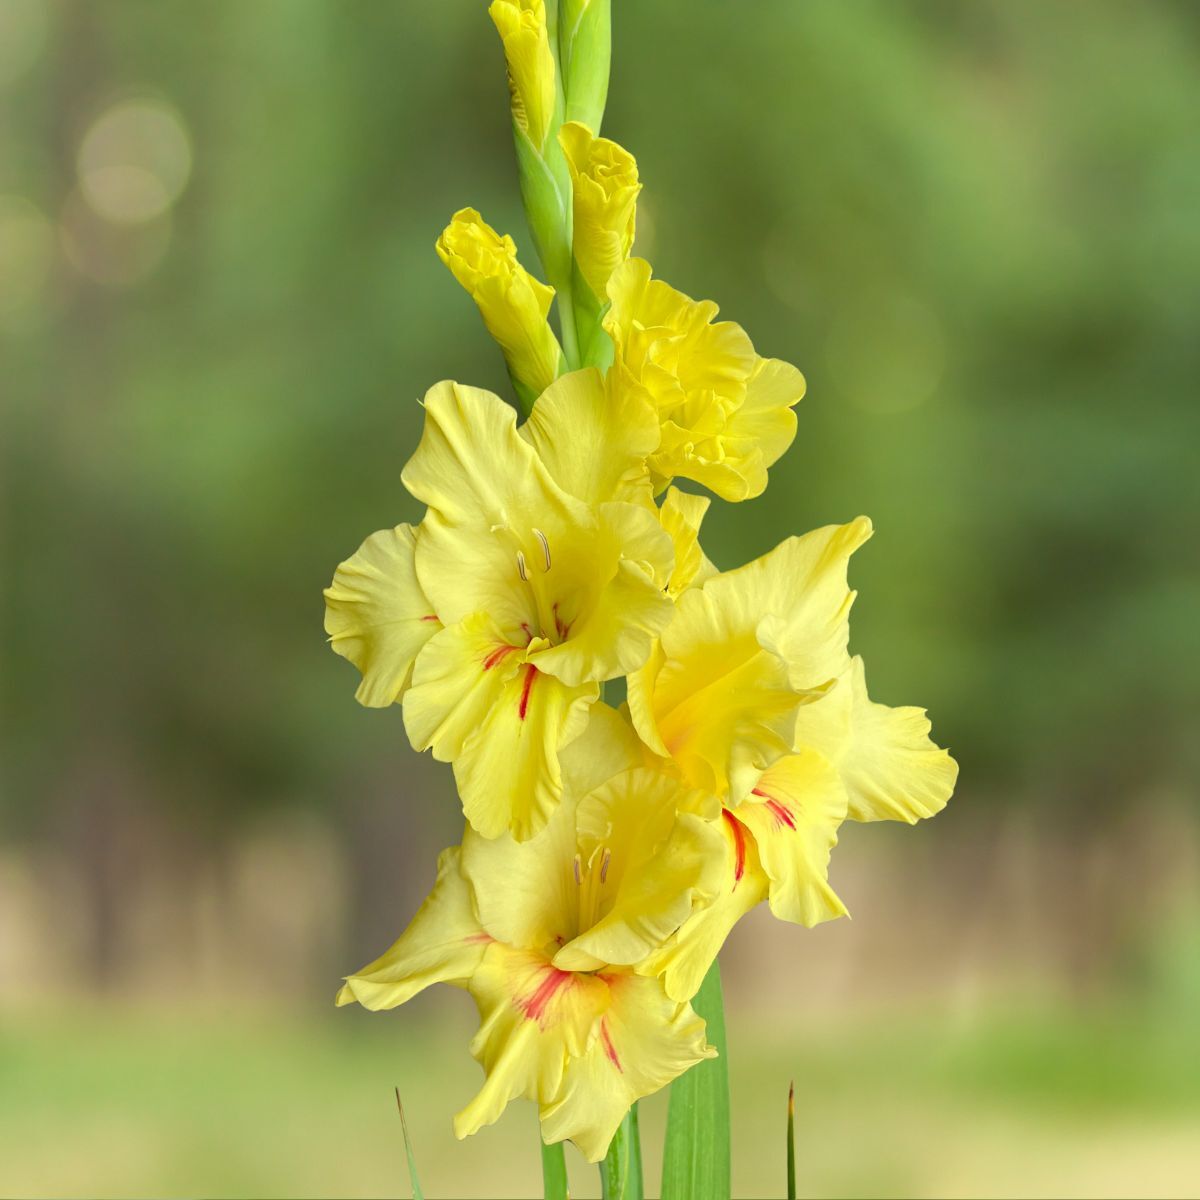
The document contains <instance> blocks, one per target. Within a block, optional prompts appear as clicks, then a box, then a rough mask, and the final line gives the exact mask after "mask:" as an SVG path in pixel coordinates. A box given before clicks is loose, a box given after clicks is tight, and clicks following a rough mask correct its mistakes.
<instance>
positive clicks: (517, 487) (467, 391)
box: [402, 383, 591, 635]
mask: <svg viewBox="0 0 1200 1200" xmlns="http://www.w3.org/2000/svg"><path fill="white" fill-rule="evenodd" d="M402 478H403V480H404V485H405V487H407V488H408V490H409V491H410V492H411V493H412V494H413V495H414V496H415V497H416V498H417V499H418V500H421V501H423V502H424V503H425V504H427V505H429V512H428V513H427V514H426V517H425V520H424V522H423V523H422V525H421V537H420V539H419V540H418V543H417V551H416V567H417V577H418V579H420V581H421V585H422V587H423V588H424V589H425V593H426V595H428V596H429V597H430V598H431V599H432V600H433V602H434V604H435V605H436V611H437V614H438V616H439V617H440V618H441V619H442V621H443V623H444V624H446V625H452V624H454V623H455V622H457V621H460V620H462V619H463V618H464V617H467V616H470V615H471V614H472V613H476V612H486V613H488V614H489V615H490V616H491V617H492V619H493V620H494V621H496V622H497V624H498V625H499V627H500V628H501V629H503V630H505V631H506V632H507V633H509V634H510V635H515V633H517V632H518V631H519V630H520V629H521V626H522V624H523V623H525V624H528V625H531V626H532V625H533V623H534V622H536V621H537V620H538V610H537V606H536V603H535V597H534V596H533V593H532V592H531V590H530V588H529V587H527V586H524V585H523V582H522V579H521V574H520V567H519V562H518V554H520V555H521V556H522V558H523V560H524V561H525V562H526V563H527V569H526V573H527V574H535V573H536V567H537V565H538V564H540V563H541V562H542V549H541V542H540V539H539V538H538V537H537V533H536V532H535V531H541V533H542V534H543V535H544V536H545V537H547V538H548V544H550V545H552V546H554V548H555V549H558V548H559V547H560V546H562V545H564V544H566V543H568V542H570V541H573V540H576V538H577V536H581V535H578V534H577V531H579V530H581V529H586V528H588V527H589V525H590V524H591V518H590V516H589V513H588V510H587V508H586V506H585V505H583V504H581V503H580V502H579V501H577V500H574V499H572V498H571V497H570V496H568V495H567V494H566V493H565V492H563V491H562V489H561V488H559V487H558V485H557V484H556V483H555V482H554V481H553V479H551V478H550V475H549V473H548V472H547V470H546V468H545V466H544V464H543V463H542V461H541V459H540V458H539V457H538V455H537V453H536V452H535V451H534V449H533V447H532V446H530V445H529V443H528V442H526V441H525V440H524V439H523V438H522V437H521V436H520V434H519V433H518V432H517V428H516V413H515V411H514V410H513V408H512V407H511V406H510V405H508V404H505V403H504V401H503V400H501V399H500V397H499V396H496V395H493V394H492V393H491V392H486V391H483V390H481V389H479V388H471V387H464V386H462V385H460V384H455V383H439V384H438V385H437V386H435V387H433V388H431V389H430V391H429V392H428V394H427V395H426V397H425V429H424V433H423V434H422V436H421V443H420V445H419V446H418V447H417V451H416V453H415V454H414V455H413V457H412V458H411V459H410V460H409V462H408V464H407V465H406V466H405V468H404V472H403V476H402ZM529 568H535V570H534V571H533V572H531V571H530V570H529ZM539 577H540V576H539Z"/></svg>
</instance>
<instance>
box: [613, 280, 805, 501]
mask: <svg viewBox="0 0 1200 1200" xmlns="http://www.w3.org/2000/svg"><path fill="white" fill-rule="evenodd" d="M608 295H609V297H610V299H611V300H612V308H611V309H610V310H609V312H608V315H607V316H606V317H605V319H604V328H605V329H606V330H607V331H608V333H609V335H610V336H611V337H612V340H613V345H614V348H615V356H616V357H615V360H614V363H613V367H612V370H613V372H615V375H616V381H617V384H616V386H617V387H619V388H624V389H634V390H637V391H639V392H640V393H642V394H643V395H645V396H646V397H647V399H648V400H649V401H650V403H651V404H652V405H653V406H654V408H655V410H656V412H657V413H658V417H659V422H660V426H661V430H662V436H661V442H660V445H659V448H658V450H657V451H656V452H655V453H654V454H653V455H651V457H650V460H649V462H650V468H651V470H652V471H653V472H654V474H655V476H656V481H657V482H658V484H659V485H660V486H665V485H666V484H667V483H668V482H670V480H671V479H672V478H673V477H675V476H679V477H682V478H684V479H694V480H695V481H696V482H697V483H701V484H703V485H704V486H705V487H707V488H709V489H710V490H712V491H713V492H715V493H716V494H717V495H718V496H720V497H721V498H722V499H723V500H749V499H752V498H753V497H755V496H758V495H761V494H762V492H763V489H764V488H766V486H767V468H768V467H770V466H771V465H772V464H773V463H775V462H776V461H777V460H778V459H779V457H780V456H781V455H782V454H783V452H784V451H785V450H786V449H787V448H788V446H790V445H791V444H792V439H793V438H794V437H795V436H796V415H795V413H793V412H792V406H793V405H795V404H797V403H798V402H799V401H800V399H801V398H802V397H803V396H804V386H805V385H804V376H803V375H801V374H800V372H799V371H798V370H797V369H796V368H795V367H793V366H791V365H790V364H788V363H785V362H783V361H781V360H780V359H775V358H760V357H759V356H758V355H757V354H755V352H754V347H753V345H752V344H751V342H750V339H749V338H748V337H747V336H746V333H745V331H744V330H743V329H742V328H741V326H739V325H735V324H734V323H733V322H732V321H719V322H716V323H715V324H714V322H713V318H714V317H715V316H716V315H717V306H716V305H715V304H713V303H712V301H710V300H704V301H695V300H692V299H691V298H690V297H688V296H685V295H684V294H683V293H682V292H677V291H676V290H675V289H674V288H672V287H669V286H668V285H667V284H665V283H663V282H662V281H661V280H659V279H652V278H651V275H650V265H649V264H648V263H647V262H645V261H644V260H642V259H640V258H631V259H629V260H628V261H627V262H625V263H623V264H622V265H621V266H619V267H617V269H616V270H615V271H614V272H613V274H612V278H611V279H610V280H609V283H608Z"/></svg>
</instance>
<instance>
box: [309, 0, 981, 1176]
mask: <svg viewBox="0 0 1200 1200" xmlns="http://www.w3.org/2000/svg"><path fill="white" fill-rule="evenodd" d="M489 13H490V15H491V18H492V21H493V23H494V24H495V26H496V29H497V30H498V32H499V34H500V37H501V42H502V45H503V50H504V55H505V59H506V63H507V73H508V82H509V98H510V104H511V113H512V119H513V129H514V138H515V140H516V145H517V152H518V160H519V166H520V172H521V180H522V195H523V198H524V200H525V207H526V214H527V217H528V219H529V222H530V226H531V229H532V231H533V234H534V243H535V245H536V246H537V247H538V251H539V255H540V257H541V260H542V267H543V269H544V272H545V276H546V278H547V279H548V280H549V285H547V284H545V283H542V282H540V281H539V280H538V279H537V278H536V277H535V276H534V275H532V274H531V273H530V272H529V271H527V270H526V269H525V267H523V266H522V265H521V264H520V263H519V262H518V260H517V253H516V248H515V245H514V243H513V241H512V239H511V238H510V237H508V236H505V235H502V234H500V233H497V232H496V231H495V230H493V229H492V228H491V227H490V226H489V225H488V224H487V223H486V222H485V221H484V220H483V218H482V217H481V216H480V215H479V213H478V212H476V211H475V210H474V209H471V208H463V209H462V210H460V211H459V212H458V213H456V214H454V216H453V218H452V219H451V221H450V223H449V224H448V226H447V227H446V229H445V231H444V232H443V234H442V235H441V237H440V238H439V240H438V243H437V252H438V254H439V256H440V257H441V259H442V261H443V262H444V263H445V264H446V265H447V266H448V267H449V268H450V270H451V272H452V273H453V275H454V277H455V278H456V279H457V280H458V282H459V283H460V284H461V285H462V286H463V288H464V289H465V290H466V291H467V292H468V293H469V294H470V296H471V298H472V299H473V300H474V302H475V304H476V306H477V307H478V309H479V312H480V315H481V316H482V318H483V322H484V326H485V328H486V329H487V331H488V333H489V334H490V335H491V336H492V338H493V339H494V340H495V342H496V343H497V345H498V346H499V348H500V350H501V352H502V354H503V356H504V359H505V362H506V365H507V367H508V372H509V377H510V379H511V381H512V384H513V389H514V394H515V397H514V398H515V400H516V407H517V410H518V411H519V413H520V414H522V415H524V417H525V418H526V419H525V420H524V421H523V423H518V419H517V418H518V411H514V408H513V406H511V405H510V404H508V403H507V402H506V401H505V400H503V399H502V398H501V397H499V396H496V395H494V394H492V393H490V392H486V391H483V390H481V389H478V388H474V387H470V386H468V385H466V384H462V383H458V382H452V381H445V382H441V383H437V384H435V385H434V386H433V387H432V388H430V389H429V391H428V392H427V393H426V396H425V399H424V432H423V434H422V437H421V440H420V444H419V445H418V446H417V447H416V449H415V451H414V453H413V454H412V457H411V458H410V459H409V461H408V463H407V465H405V467H404V469H403V471H402V472H401V473H400V478H401V480H402V482H403V484H404V486H405V488H406V489H407V490H408V492H409V493H410V494H411V495H412V496H413V497H414V498H415V499H416V500H418V501H419V502H420V504H421V505H423V506H424V512H423V515H422V516H421V519H420V520H419V522H417V523H416V524H415V525H399V526H396V527H395V528H388V529H383V530H381V531H380V532H378V533H374V534H371V535H370V536H369V537H368V538H367V539H366V541H364V542H363V543H362V545H361V546H360V547H359V549H358V551H357V552H356V553H355V554H353V555H352V556H351V557H349V558H348V559H346V561H345V562H343V563H342V564H341V565H340V566H339V567H338V568H337V570H336V572H335V573H334V577H333V582H332V583H331V585H330V586H329V587H328V588H327V589H326V591H325V602H326V609H325V630H326V632H327V633H328V635H329V641H330V644H331V646H332V647H333V649H334V650H335V651H336V652H337V653H338V654H340V655H341V656H342V657H344V658H346V659H348V660H349V661H350V662H351V663H353V665H354V666H355V667H356V668H357V669H358V671H359V673H360V676H361V681H360V683H359V685H358V690H357V692H356V698H357V699H358V701H359V702H360V703H361V704H363V705H366V706H368V707H373V708H387V707H390V706H391V705H393V704H398V705H400V707H401V711H402V716H403V727H404V729H405V731H406V733H407V735H408V737H409V740H410V741H411V742H412V745H413V746H414V747H415V748H416V749H417V750H419V751H421V750H430V751H431V752H432V754H433V756H434V758H436V759H438V760H439V761H442V762H445V763H448V764H450V766H451V768H452V770H453V775H454V781H455V784H456V788H457V793H458V796H459V799H460V801H461V805H462V811H463V815H464V817H465V829H464V833H463V837H462V840H461V843H460V844H459V845H456V846H453V847H451V848H450V849H447V850H445V851H444V852H443V853H442V855H441V857H440V859H439V861H438V867H437V881H436V883H435V885H434V887H433V890H432V891H431V892H430V894H429V897H428V899H427V900H426V901H425V903H424V905H423V906H422V907H421V909H420V911H419V912H418V913H417V915H416V916H415V917H414V918H413V920H412V921H411V923H410V924H409V926H408V928H407V929H406V930H405V931H404V932H403V933H402V934H401V935H400V937H399V939H398V940H397V941H396V943H395V944H394V945H393V946H392V947H391V948H390V949H389V950H388V951H386V952H385V953H384V954H383V955H382V956H381V957H380V958H378V959H376V960H375V961H374V962H372V963H370V964H368V965H367V966H365V967H363V968H362V969H361V970H359V971H356V972H354V973H353V974H351V975H349V976H348V977H347V978H346V981H345V984H344V986H343V987H342V989H341V991H340V992H339V993H338V997H337V999H338V1003H339V1004H349V1003H353V1002H356V1003H358V1004H361V1005H363V1006H364V1007H366V1008H369V1009H388V1008H394V1007H396V1006H397V1005H400V1004H403V1003H404V1002H405V1001H406V1000H408V999H410V998H411V997H412V996H414V995H416V994H417V993H418V992H419V991H421V990H423V989H424V988H426V987H429V986H430V985H432V984H435V983H445V984H450V985H451V986H453V987H458V988H461V989H464V990H465V991H467V992H468V993H469V994H470V995H471V997H472V998H473V1000H474V1001H475V1004H476V1006H477V1008H478V1010H479V1017H480V1026H479V1032H478V1033H477V1034H476V1036H475V1038H474V1040H473V1041H472V1043H471V1053H472V1054H473V1055H474V1056H475V1058H476V1059H477V1060H478V1061H479V1063H480V1064H481V1065H482V1067H483V1070H484V1083H483V1086H482V1088H481V1090H480V1091H479V1093H478V1095H477V1096H475V1098H474V1099H472V1100H470V1101H469V1102H467V1103H466V1104H465V1106H464V1107H463V1109H462V1111H461V1112H460V1113H459V1114H458V1116H457V1117H456V1118H455V1122H454V1128H455V1132H456V1134H457V1135H458V1136H459V1137H465V1136H467V1135H468V1134H471V1133H474V1132H475V1131H476V1130H478V1129H479V1128H481V1127H482V1126H484V1125H488V1124H491V1123H492V1122H494V1121H496V1120H498V1119H499V1117H500V1116H501V1114H502V1113H503V1111H504V1110H505V1108H506V1107H507V1105H508V1104H509V1102H510V1101H512V1100H514V1099H518V1098H526V1099H529V1100H532V1101H533V1102H534V1103H535V1104H536V1105H537V1107H538V1113H539V1117H540V1122H541V1132H542V1138H543V1140H544V1142H545V1144H546V1145H547V1146H549V1147H554V1146H555V1145H557V1144H560V1143H563V1142H566V1141H570V1142H572V1143H574V1145H575V1146H576V1147H577V1148H578V1149H579V1151H580V1152H582V1154H583V1155H584V1156H585V1157H586V1158H587V1159H589V1160H590V1161H593V1162H599V1161H600V1160H602V1159H605V1160H606V1165H605V1172H604V1176H603V1177H604V1179H605V1181H606V1183H605V1186H606V1188H607V1189H609V1191H608V1192H606V1194H612V1193H611V1190H612V1188H614V1187H615V1186H616V1185H615V1184H614V1183H613V1180H615V1179H621V1180H623V1181H624V1182H623V1183H622V1184H621V1185H620V1186H621V1188H622V1189H623V1190H622V1192H621V1194H624V1195H628V1196H633V1195H638V1196H640V1195H641V1190H640V1189H641V1180H640V1163H641V1152H640V1146H639V1145H638V1144H637V1138H638V1134H637V1121H636V1109H635V1107H634V1106H635V1105H636V1103H637V1101H638V1100H639V1099H640V1098H641V1097H642V1096H646V1095H649V1094H651V1093H652V1092H655V1091H657V1090H658V1089H660V1088H662V1087H663V1086H665V1085H667V1084H670V1083H671V1082H672V1081H673V1080H677V1079H679V1078H680V1076H682V1075H684V1074H685V1073H688V1076H687V1078H688V1080H689V1081H691V1080H696V1079H703V1080H704V1081H705V1082H704V1083H703V1086H694V1085H692V1084H690V1083H689V1086H688V1088H687V1090H686V1092H684V1091H680V1092H679V1093H678V1096H676V1097H674V1098H673V1100H672V1105H671V1116H670V1121H669V1128H668V1141H667V1145H666V1147H665V1152H664V1162H665V1163H666V1164H667V1169H666V1173H665V1174H664V1181H663V1194H664V1196H668V1197H669V1196H672V1195H683V1194H684V1193H685V1192H686V1193H687V1194H688V1195H703V1196H713V1197H717V1196H721V1195H725V1196H728V1194H729V1180H728V1173H729V1147H728V1088H727V1083H726V1082H725V1080H726V1078H727V1077H726V1074H725V1071H724V1062H723V1060H722V1061H721V1071H720V1072H719V1074H711V1075H709V1074H704V1075H700V1074H693V1073H692V1072H704V1071H705V1070H706V1069H707V1068H706V1067H705V1065H704V1064H705V1063H706V1062H709V1060H713V1059H714V1058H715V1057H716V1056H717V1055H718V1053H719V1052H721V1051H723V1036H724V1035H723V1029H724V1021H723V1014H722V1010H721V1001H720V983H719V977H718V976H717V973H716V961H717V956H718V953H719V951H720V949H721V946H722V945H723V943H724V941H725V938H726V937H727V936H728V934H729V933H730V931H731V930H732V929H733V927H734V925H735V924H736V923H737V922H738V920H739V919H740V918H741V917H742V916H744V915H745V914H746V913H748V912H749V911H750V910H751V909H753V908H755V907H756V906H757V905H758V904H760V903H762V902H765V903H766V904H767V905H768V906H769V908H770V910H771V912H772V913H773V914H774V915H775V916H776V917H778V918H779V919H780V920H783V921H786V922H790V923H792V924H796V925H802V926H812V925H815V924H817V923H818V922H821V921H827V920H830V919H833V918H836V917H839V916H841V915H843V914H844V913H845V912H846V908H845V905H844V904H843V902H842V900H841V898H840V897H839V896H838V895H837V894H836V893H835V892H834V890H833V888H832V887H831V885H830V883H829V878H828V869H829V861H830V857H831V853H832V851H833V849H834V847H835V846H836V845H837V842H838V837H839V834H840V832H841V829H842V827H843V825H844V823H845V822H846V821H847V820H851V821H859V822H861V821H876V820H896V821H903V822H907V823H909V824H914V823H916V822H917V821H919V820H922V819H925V818H927V817H931V816H933V815H934V814H935V813H937V812H938V811H940V810H941V809H942V808H943V807H944V806H945V805H946V803H947V801H948V800H949V798H950V795H951V793H952V791H953V788H954V785H955V780H956V776H957V766H956V764H955V762H954V760H953V759H952V758H951V757H950V756H949V754H948V753H947V752H946V751H945V750H942V749H939V748H938V747H937V746H936V745H935V744H934V743H933V742H932V741H931V740H930V737H929V732H930V727H929V722H928V721H927V720H926V718H925V715H924V713H923V712H922V710H920V709H917V708H889V707H887V706H885V705H882V704H879V703H877V702H875V701H874V700H872V699H871V698H870V696H869V695H868V692H867V686H866V677H865V672H864V667H863V663H862V660H861V659H860V658H857V657H854V656H853V655H852V654H851V652H850V649H849V635H850V630H849V617H850V608H851V605H852V603H853V600H854V595H855V593H854V592H853V591H852V590H851V589H850V585H849V582H848V571H849V563H850V558H851V556H852V555H853V554H854V553H855V552H856V551H857V550H858V549H859V548H860V547H861V546H862V545H863V543H864V542H866V540H867V539H868V538H869V537H870V536H871V534H872V527H871V523H870V521H869V520H867V518H865V517H858V518H857V519H855V520H852V521H849V522H848V523H845V524H833V525H827V526H825V527H824V528H821V529H817V530H814V531H813V532H810V533H807V534H804V535H802V536H798V537H791V538H788V539H787V540H785V541H784V542H782V543H781V544H780V545H778V546H777V547H776V548H775V549H774V550H771V551H770V552H769V553H767V554H765V555H763V556H762V557H760V558H758V559H755V560H754V561H753V562H750V563H748V564H746V565H744V566H741V567H738V568H736V569H734V570H728V571H718V570H717V568H716V567H715V566H714V565H713V564H712V562H711V561H710V560H709V559H708V557H707V555H706V554H705V553H704V550H703V548H702V546H701V540H700V535H701V526H702V523H703V519H704V516H705V513H706V511H707V509H708V507H709V504H710V502H711V501H710V500H709V499H708V498H705V497H704V496H701V495H699V494H697V493H696V492H695V491H688V490H685V489H683V488H680V487H678V486H676V481H685V480H686V481H691V483H692V484H693V485H700V486H701V487H703V488H706V489H707V490H708V491H709V492H711V493H712V494H713V495H715V496H716V497H718V498H719V499H721V500H724V501H727V502H737V501H740V500H745V499H750V498H752V497H755V496H758V495H761V494H762V492H763V491H764V490H765V488H766V487H767V485H768V482H769V471H770V469H771V468H772V467H775V466H776V464H777V463H778V462H779V460H780V458H781V457H782V455H783V454H784V452H785V451H786V450H787V448H788V447H789V445H790V444H791V442H792V440H793V438H794V437H795V434H796V427H797V422H796V415H795V412H794V411H793V410H794V407H795V405H796V404H797V403H798V402H799V400H800V399H801V398H802V397H803V395H804V390H805V383H804V377H803V375H802V374H801V373H800V371H799V370H797V369H796V368H795V367H794V366H791V365H790V364H788V363H786V362H784V361H782V360H780V359H775V358H763V357H760V356H759V354H758V353H757V352H756V350H755V349H754V346H753V345H752V344H751V342H750V339H749V337H748V336H747V335H746V333H745V332H744V331H743V330H742V329H741V327H740V326H738V325H735V324H733V323H732V322H729V321H718V320H717V319H716V318H717V306H716V305H715V304H713V303H712V302H711V301H707V300H705V301H696V300H693V299H691V298H690V297H688V296H685V295H683V293H681V292H679V291H677V290H675V289H674V288H672V287H670V286H669V285H668V284H666V283H664V282H663V281H662V280H660V279H656V278H654V276H653V274H652V271H651V268H650V265H649V264H648V263H647V262H645V261H644V260H642V259H640V258H636V257H632V252H633V246H634V239H635V236H636V208H637V200H638V195H639V193H640V191H641V187H642V184H641V181H640V179H639V176H638V170H637V163H636V161H635V160H634V158H633V156H632V155H631V154H630V153H629V152H628V151H627V150H625V149H624V148H623V147H622V146H620V145H619V144H618V143H616V142H614V141H612V140H610V139H607V138H603V137H601V136H600V128H599V126H600V120H601V117H602V115H603V110H604V100H605V96H606V94H607V86H608V56H609V46H610V35H609V27H610V16H609V3H608V0H571V2H568V0H561V2H560V3H557V4H547V3H545V2H544V0H493V3H492V4H491V7H490V9H489ZM552 309H556V310H557V331H556V329H555V327H554V325H552V324H551V312H552ZM622 678H623V679H624V680H625V685H626V694H627V697H628V703H627V704H625V705H623V706H622V707H621V709H620V710H617V709H615V708H613V707H611V706H609V705H608V704H606V703H605V702H604V698H603V696H604V685H605V684H606V683H607V682H608V681H609V680H615V679H622ZM706 980H707V982H706ZM693 1002H694V1003H693ZM705 1015H707V1018H708V1019H707V1020H706V1019H705ZM714 1042H715V1043H716V1044H715V1045H714ZM681 1087H682V1085H681ZM676 1101H678V1103H677V1102H676ZM697 1105H699V1106H700V1107H701V1108H702V1109H703V1110H704V1111H703V1112H700V1113H697V1111H696V1109H697ZM699 1118H703V1119H699ZM701 1128H702V1129H704V1130H705V1133H704V1136H703V1139H702V1140H703V1141H704V1142H705V1145H704V1146H699V1145H697V1144H696V1138H697V1137H698V1135H697V1134H696V1133H695V1131H696V1130H697V1129H701ZM722 1139H723V1140H722ZM606 1156H607V1158H606ZM543 1161H544V1163H545V1164H546V1167H545V1169H546V1180H547V1187H548V1189H550V1190H549V1191H548V1193H547V1194H551V1193H552V1192H561V1191H562V1189H563V1188H565V1174H564V1173H563V1170H562V1159H561V1154H559V1153H553V1154H552V1153H549V1152H547V1153H546V1154H545V1155H544V1157H543Z"/></svg>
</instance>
